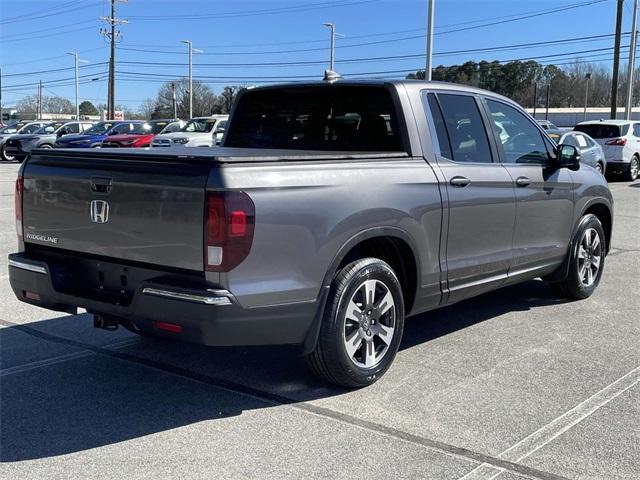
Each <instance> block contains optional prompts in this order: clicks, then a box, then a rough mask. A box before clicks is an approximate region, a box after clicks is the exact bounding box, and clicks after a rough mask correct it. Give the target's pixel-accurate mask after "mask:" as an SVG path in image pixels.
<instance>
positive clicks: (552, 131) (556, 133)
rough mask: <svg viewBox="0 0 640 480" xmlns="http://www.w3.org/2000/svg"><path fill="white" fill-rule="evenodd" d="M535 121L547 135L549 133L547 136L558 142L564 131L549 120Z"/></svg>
mask: <svg viewBox="0 0 640 480" xmlns="http://www.w3.org/2000/svg"><path fill="white" fill-rule="evenodd" d="M536 122H538V125H540V126H541V127H542V128H544V129H545V131H546V132H547V135H549V137H551V139H552V140H555V141H556V142H558V141H559V140H560V137H562V135H563V134H564V133H565V132H563V131H562V130H561V129H559V128H558V127H557V126H556V125H554V124H553V123H551V122H550V121H549V120H536Z"/></svg>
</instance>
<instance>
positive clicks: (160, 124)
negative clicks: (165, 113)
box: [149, 120, 169, 135]
mask: <svg viewBox="0 0 640 480" xmlns="http://www.w3.org/2000/svg"><path fill="white" fill-rule="evenodd" d="M149 125H150V126H151V132H150V133H153V134H154V135H157V134H159V133H160V132H162V131H163V130H164V128H165V127H166V126H167V125H169V122H167V121H164V120H163V121H159V120H156V121H154V122H149Z"/></svg>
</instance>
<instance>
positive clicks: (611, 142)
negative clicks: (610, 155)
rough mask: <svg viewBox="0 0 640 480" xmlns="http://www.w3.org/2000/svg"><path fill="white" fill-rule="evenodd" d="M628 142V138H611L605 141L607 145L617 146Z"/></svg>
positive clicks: (622, 145)
mask: <svg viewBox="0 0 640 480" xmlns="http://www.w3.org/2000/svg"><path fill="white" fill-rule="evenodd" d="M626 144H627V139H626V138H614V139H613V140H609V141H608V142H605V145H612V146H616V147H624V146H625V145H626Z"/></svg>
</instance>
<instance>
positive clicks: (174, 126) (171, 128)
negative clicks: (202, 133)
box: [160, 122, 184, 133]
mask: <svg viewBox="0 0 640 480" xmlns="http://www.w3.org/2000/svg"><path fill="white" fill-rule="evenodd" d="M183 126H184V123H183V122H172V123H170V124H169V125H167V126H166V127H164V128H163V129H162V131H161V132H160V133H173V132H179V131H180V130H182V127H183Z"/></svg>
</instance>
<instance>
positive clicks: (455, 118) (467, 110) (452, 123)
mask: <svg viewBox="0 0 640 480" xmlns="http://www.w3.org/2000/svg"><path fill="white" fill-rule="evenodd" d="M428 101H429V108H430V110H431V113H432V118H433V121H434V126H435V129H436V132H437V135H438V143H440V153H441V154H442V156H444V157H448V158H451V160H453V161H454V162H461V163H491V162H493V157H492V155H491V148H490V147H489V138H488V137H487V131H486V129H485V126H484V122H483V121H482V116H481V114H480V110H479V108H478V104H477V102H476V99H475V98H474V97H472V96H469V95H456V94H449V93H444V94H438V95H437V101H436V97H435V96H434V97H432V98H428ZM445 132H446V134H445ZM445 139H447V141H445ZM443 146H444V148H443Z"/></svg>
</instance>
